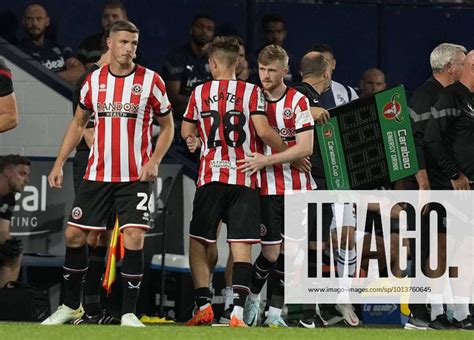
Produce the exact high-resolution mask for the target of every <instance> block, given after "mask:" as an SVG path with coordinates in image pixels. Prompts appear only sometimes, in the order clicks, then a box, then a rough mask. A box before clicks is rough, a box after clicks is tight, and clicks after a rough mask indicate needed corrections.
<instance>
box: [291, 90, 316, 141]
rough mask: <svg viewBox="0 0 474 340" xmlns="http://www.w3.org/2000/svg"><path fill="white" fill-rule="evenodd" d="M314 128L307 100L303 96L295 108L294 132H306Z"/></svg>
mask: <svg viewBox="0 0 474 340" xmlns="http://www.w3.org/2000/svg"><path fill="white" fill-rule="evenodd" d="M313 127H314V120H313V117H312V116H311V111H310V108H309V102H308V98H306V97H305V96H303V97H302V98H301V99H300V100H299V101H298V104H297V105H296V108H295V131H296V133H300V132H303V131H307V130H312V129H313Z"/></svg>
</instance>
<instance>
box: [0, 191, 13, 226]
mask: <svg viewBox="0 0 474 340" xmlns="http://www.w3.org/2000/svg"><path fill="white" fill-rule="evenodd" d="M14 207H15V196H14V195H13V194H11V195H9V196H8V198H7V199H6V200H5V203H4V204H3V206H1V205H0V219H2V220H7V221H11V220H12V216H13V208H14Z"/></svg>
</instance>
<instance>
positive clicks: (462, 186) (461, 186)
mask: <svg viewBox="0 0 474 340" xmlns="http://www.w3.org/2000/svg"><path fill="white" fill-rule="evenodd" d="M451 185H452V186H453V189H454V190H471V185H470V184H469V179H468V178H467V177H466V175H464V174H460V175H459V178H458V179H456V180H451Z"/></svg>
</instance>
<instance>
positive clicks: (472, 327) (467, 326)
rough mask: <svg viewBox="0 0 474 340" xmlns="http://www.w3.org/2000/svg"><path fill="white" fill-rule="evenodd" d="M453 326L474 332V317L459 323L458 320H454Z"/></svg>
mask: <svg viewBox="0 0 474 340" xmlns="http://www.w3.org/2000/svg"><path fill="white" fill-rule="evenodd" d="M453 326H454V328H456V329H463V330H467V331H472V330H474V325H473V324H472V317H470V316H468V317H467V318H465V319H464V320H461V321H458V320H456V319H453Z"/></svg>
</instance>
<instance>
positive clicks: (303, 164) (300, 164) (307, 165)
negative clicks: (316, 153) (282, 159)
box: [291, 157, 311, 172]
mask: <svg viewBox="0 0 474 340" xmlns="http://www.w3.org/2000/svg"><path fill="white" fill-rule="evenodd" d="M291 165H292V166H293V167H295V168H296V169H297V170H298V171H300V172H310V171H311V162H310V161H309V157H306V158H300V159H297V160H296V161H293V162H291Z"/></svg>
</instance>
